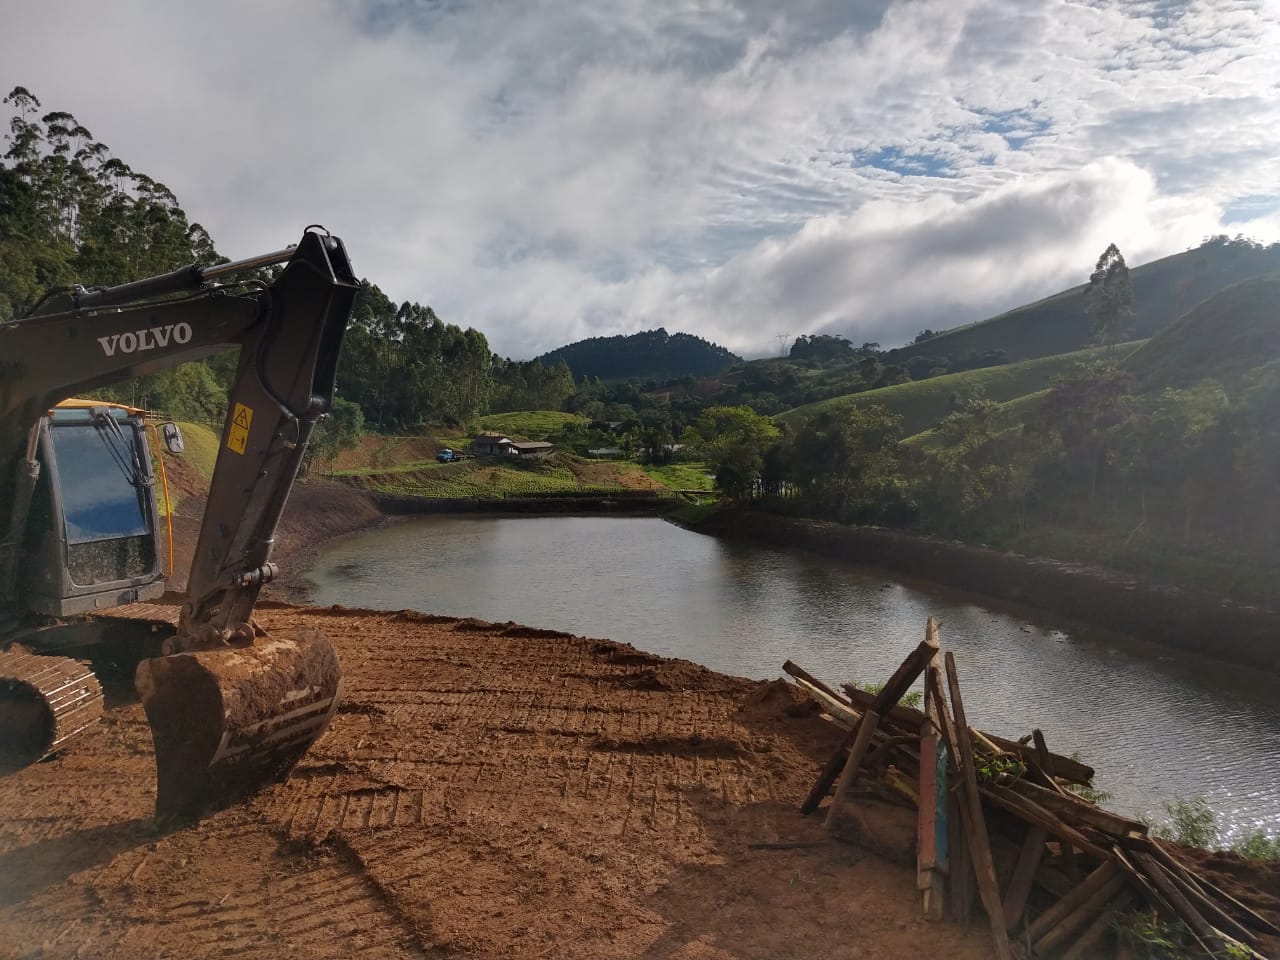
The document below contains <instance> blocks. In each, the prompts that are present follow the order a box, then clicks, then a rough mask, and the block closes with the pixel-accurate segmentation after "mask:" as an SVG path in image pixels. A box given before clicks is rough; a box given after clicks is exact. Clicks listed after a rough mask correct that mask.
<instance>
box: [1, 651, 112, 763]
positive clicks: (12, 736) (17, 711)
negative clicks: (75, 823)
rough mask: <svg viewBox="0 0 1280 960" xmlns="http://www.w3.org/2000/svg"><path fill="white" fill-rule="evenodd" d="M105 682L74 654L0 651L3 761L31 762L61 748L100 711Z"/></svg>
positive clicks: (90, 724)
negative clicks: (73, 658) (103, 683)
mask: <svg viewBox="0 0 1280 960" xmlns="http://www.w3.org/2000/svg"><path fill="white" fill-rule="evenodd" d="M102 709H103V699H102V686H101V685H100V684H99V683H98V680H97V678H96V677H95V676H94V675H93V671H92V670H90V669H89V668H88V667H87V666H85V665H84V664H83V663H81V662H80V661H79V660H72V659H71V658H70V657H51V656H45V655H43V654H37V653H28V652H27V651H25V650H21V649H17V648H14V649H10V650H7V651H5V652H3V653H0V763H4V764H5V765H21V764H27V763H33V762H35V761H36V760H40V759H41V758H43V757H47V756H49V755H50V754H51V753H55V752H57V751H58V750H59V749H60V748H61V747H62V746H63V745H64V744H65V743H66V742H67V741H68V740H70V739H71V738H72V737H74V736H75V735H76V734H78V733H80V732H81V731H83V730H85V729H86V728H88V727H91V726H92V725H93V724H95V723H97V722H98V719H99V718H100V717H101V716H102Z"/></svg>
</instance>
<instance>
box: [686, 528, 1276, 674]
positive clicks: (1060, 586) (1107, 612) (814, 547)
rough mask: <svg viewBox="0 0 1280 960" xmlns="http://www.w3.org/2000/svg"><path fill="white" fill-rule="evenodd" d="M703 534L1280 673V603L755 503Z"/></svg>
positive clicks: (695, 529) (702, 529)
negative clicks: (891, 575) (1230, 597)
mask: <svg viewBox="0 0 1280 960" xmlns="http://www.w3.org/2000/svg"><path fill="white" fill-rule="evenodd" d="M684 526H686V527H687V528H688V529H690V530H693V531H695V532H698V533H703V534H707V535H711V536H716V537H721V538H725V539H736V540H746V541H750V542H753V543H759V544H764V545H767V546H772V547H781V548H785V549H797V550H806V551H809V552H811V553H816V554H819V555H821V556H826V557H831V558H833V559H838V560H843V561H846V562H849V563H856V564H860V565H863V566H869V567H877V568H880V569H883V570H886V571H892V572H895V573H900V574H904V575H907V576H911V577H916V578H919V579H921V580H928V581H930V582H933V583H937V584H940V585H942V586H946V587H951V588H955V589H958V590H963V591H965V592H967V593H972V594H976V595H979V596H986V597H991V598H993V599H995V600H1000V601H1006V602H1011V603H1016V604H1019V605H1023V606H1028V607H1033V608H1036V609H1040V610H1043V611H1045V612H1048V613H1054V614H1057V615H1060V616H1063V617H1068V618H1070V619H1071V620H1074V621H1077V622H1079V623H1084V624H1089V625H1091V626H1095V627H1100V628H1102V629H1105V630H1110V631H1114V632H1117V633H1123V634H1127V635H1129V636H1132V637H1136V638H1138V639H1140V640H1143V641H1146V642H1149V643H1153V644H1155V645H1157V646H1162V647H1167V648H1172V649H1175V650H1179V651H1182V652H1186V653H1191V654H1195V655H1197V656H1202V657H1209V658H1211V659H1215V660H1219V661H1224V662H1227V663H1234V664H1239V665H1242V666H1248V667H1252V668H1256V669H1261V670H1266V671H1268V672H1271V673H1280V642H1278V640H1280V612H1277V611H1275V610H1270V609H1267V608H1265V607H1257V606H1246V605H1243V604H1238V603H1234V602H1231V601H1226V600H1223V599H1221V598H1219V597H1215V596H1212V595H1209V594H1205V593H1199V592H1196V591H1193V590H1187V589H1183V588H1180V587H1175V586H1171V585H1168V584H1156V583H1150V582H1146V581H1143V580H1141V579H1139V578H1136V577H1132V576H1128V575H1125V574H1122V573H1118V572H1115V571H1109V570H1102V569H1099V568H1096V567H1088V566H1084V565H1081V564H1073V563H1066V562H1063V561H1060V560H1051V559H1047V558H1039V557H1027V556H1022V555H1019V554H1015V553H1012V552H1000V551H997V550H992V549H989V548H985V547H976V546H972V545H969V544H964V543H959V542H954V541H945V540H935V539H930V538H927V537H921V536H913V535H907V534H903V533H899V532H896V531H891V530H885V529H880V528H874V527H845V526H840V525H838V524H832V523H824V522H820V521H814V520H796V519H793V518H789V517H780V516H777V515H775V514H768V513H762V512H759V511H752V510H729V511H723V512H720V513H717V514H714V515H713V516H711V517H708V518H707V519H706V520H704V521H702V522H699V523H696V524H684Z"/></svg>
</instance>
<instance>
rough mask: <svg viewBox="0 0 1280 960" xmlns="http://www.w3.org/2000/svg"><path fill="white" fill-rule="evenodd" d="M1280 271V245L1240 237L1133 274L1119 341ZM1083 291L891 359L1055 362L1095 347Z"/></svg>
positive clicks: (929, 340) (1148, 332)
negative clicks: (1128, 317)
mask: <svg viewBox="0 0 1280 960" xmlns="http://www.w3.org/2000/svg"><path fill="white" fill-rule="evenodd" d="M1275 270H1280V244H1274V243H1273V244H1271V245H1270V246H1263V245H1262V244H1259V243H1255V242H1253V241H1250V240H1246V239H1243V238H1236V239H1234V240H1232V239H1230V238H1228V237H1226V236H1217V237H1210V238H1209V239H1207V240H1206V241H1205V242H1204V243H1203V244H1201V245H1200V246H1198V247H1196V248H1194V249H1192V250H1187V251H1185V252H1183V253H1178V254H1174V255H1173V256H1169V257H1164V258H1163V259H1160V260H1155V261H1152V262H1151V263H1145V264H1143V265H1142V266H1140V267H1133V268H1132V269H1131V270H1130V279H1131V281H1132V284H1133V306H1134V317H1133V321H1132V323H1131V324H1130V325H1129V329H1127V330H1122V331H1119V333H1120V335H1121V339H1127V340H1139V339H1146V338H1148V337H1151V336H1154V335H1155V334H1157V333H1159V332H1160V331H1161V330H1163V329H1165V328H1166V327H1168V326H1169V325H1170V324H1172V323H1173V322H1174V321H1175V320H1177V319H1178V318H1179V317H1180V316H1182V315H1183V314H1184V313H1186V312H1187V311H1188V310H1190V309H1191V308H1192V307H1194V306H1195V305H1196V304H1198V303H1200V302H1201V301H1203V300H1206V299H1208V298H1209V297H1211V296H1213V295H1214V294H1216V293H1217V292H1218V291H1219V290H1222V289H1224V288H1226V287H1229V286H1231V285H1232V284H1234V283H1239V282H1240V281H1241V280H1247V279H1249V278H1250V277H1256V276H1259V275H1260V274H1264V273H1269V272H1271V271H1275ZM1085 289H1086V288H1085V286H1083V285H1082V286H1078V287H1072V288H1071V289H1070V290H1064V291H1062V292H1061V293H1057V294H1054V295H1053V296H1051V297H1046V298H1045V299H1043V300H1038V301H1036V302H1035V303H1030V304H1027V305H1026V306H1022V307H1018V308H1016V309H1014V310H1010V311H1008V312H1007V313H1002V314H1000V315H999V316H996V317H991V318H990V319H988V320H982V321H980V322H978V323H971V324H967V325H965V326H961V327H955V328H952V329H949V330H944V331H941V332H939V333H937V334H936V335H934V336H932V337H922V338H920V339H918V340H917V341H916V342H915V343H913V344H911V345H909V346H906V347H901V348H899V349H897V350H890V351H889V352H888V354H887V357H886V359H887V360H888V361H889V362H892V363H899V364H901V363H905V362H906V361H908V360H909V359H911V358H912V357H934V358H937V357H947V356H952V357H959V356H967V355H980V354H983V353H986V352H988V351H1000V352H1002V353H1003V354H1004V355H1005V357H1006V358H1007V359H1008V360H1011V361H1016V360H1029V359H1033V358H1036V357H1050V356H1055V355H1057V354H1060V353H1069V352H1071V351H1073V350H1081V349H1084V348H1085V347H1089V346H1092V345H1093V343H1094V342H1095V338H1094V334H1093V321H1092V319H1091V318H1090V317H1089V316H1088V314H1087V313H1086V311H1085V302H1084V299H1085Z"/></svg>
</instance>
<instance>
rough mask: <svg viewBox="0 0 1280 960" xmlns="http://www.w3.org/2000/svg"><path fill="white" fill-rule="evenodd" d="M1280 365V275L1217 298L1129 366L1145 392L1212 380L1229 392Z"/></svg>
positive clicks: (1235, 287)
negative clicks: (1267, 368)
mask: <svg viewBox="0 0 1280 960" xmlns="http://www.w3.org/2000/svg"><path fill="white" fill-rule="evenodd" d="M1277 360H1280V273H1272V274H1268V275H1266V276H1261V277H1254V278H1253V279H1251V280H1245V281H1242V282H1241V283H1237V284H1234V285H1233V286H1230V287H1227V288H1226V289H1225V290H1221V291H1219V292H1218V293H1216V294H1214V295H1213V296H1212V297H1210V298H1209V299H1208V300H1205V301H1204V302H1203V303H1200V304H1198V305H1197V306H1195V307H1194V308H1192V309H1191V310H1189V311H1188V312H1187V313H1186V314H1185V315H1184V316H1183V317H1182V318H1181V319H1179V320H1178V321H1177V322H1176V323H1174V324H1171V325H1170V326H1169V327H1168V328H1167V329H1166V330H1164V331H1163V332H1162V333H1160V335H1159V336H1156V337H1153V338H1152V339H1150V340H1148V341H1147V343H1146V345H1144V346H1143V347H1142V349H1141V350H1139V351H1138V352H1137V353H1135V354H1134V355H1133V356H1131V357H1130V358H1129V359H1128V360H1127V361H1126V363H1125V368H1126V369H1127V370H1129V371H1130V372H1131V373H1133V374H1134V376H1135V377H1136V378H1137V380H1138V384H1139V386H1140V388H1141V389H1142V390H1143V391H1152V390H1159V389H1162V388H1164V387H1175V388H1185V387H1189V386H1192V385H1193V384H1195V383H1198V382H1199V381H1201V380H1203V379H1205V378H1206V377H1213V378H1214V379H1216V380H1218V381H1220V382H1221V383H1222V384H1223V386H1224V387H1226V388H1227V389H1228V390H1229V391H1230V390H1231V388H1232V387H1234V386H1235V385H1236V384H1237V383H1238V382H1239V381H1240V380H1241V379H1242V377H1243V376H1244V375H1245V374H1247V373H1248V372H1249V371H1251V370H1254V369H1256V368H1257V367H1260V366H1262V365H1264V364H1268V363H1273V362H1275V361H1277Z"/></svg>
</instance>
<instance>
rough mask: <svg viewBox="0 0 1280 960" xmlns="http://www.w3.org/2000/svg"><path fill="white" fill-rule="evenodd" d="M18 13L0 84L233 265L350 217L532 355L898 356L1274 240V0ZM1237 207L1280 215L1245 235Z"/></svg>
mask: <svg viewBox="0 0 1280 960" xmlns="http://www.w3.org/2000/svg"><path fill="white" fill-rule="evenodd" d="M0 16H2V17H3V18H4V22H6V23H7V24H11V25H17V28H16V29H11V30H8V31H6V32H5V34H4V36H3V37H0V63H3V64H4V65H5V70H4V73H5V74H6V77H5V78H0V79H5V80H6V82H7V83H8V86H12V85H14V84H19V83H20V84H23V85H25V86H28V87H29V88H31V89H32V90H33V91H34V92H35V93H36V94H37V95H38V96H40V97H41V98H42V100H43V101H44V103H45V106H46V108H47V109H65V110H69V111H71V112H72V113H74V114H75V115H76V117H77V118H78V119H79V120H80V121H81V122H83V123H84V124H85V125H87V126H88V127H90V129H92V130H93V131H94V133H95V134H96V135H97V136H98V137H99V138H100V139H102V140H103V141H105V142H106V143H108V144H109V145H110V146H111V147H112V148H113V150H114V151H115V153H116V154H117V155H118V156H120V157H122V158H123V159H125V160H126V161H127V162H129V163H131V164H132V165H134V166H136V167H137V168H138V169H141V170H144V171H146V172H148V173H149V174H151V175H153V176H155V177H156V178H157V179H160V180H162V181H164V182H165V183H167V184H168V185H169V186H170V187H171V188H172V189H173V190H174V191H175V192H176V193H177V195H178V196H179V198H180V199H181V201H182V203H183V205H184V207H185V208H186V209H187V211H188V213H189V214H190V215H191V216H192V217H193V218H195V219H197V220H199V221H201V222H202V223H204V224H205V226H207V227H208V228H209V230H210V231H211V232H212V234H213V236H214V237H215V239H216V240H217V242H218V244H219V247H220V249H222V250H223V251H224V252H225V253H227V254H228V255H231V256H242V255H247V254H249V253H252V252H256V251H258V250H267V249H274V248H277V247H278V246H280V245H281V244H282V243H285V242H289V241H291V240H292V239H294V238H295V236H296V235H297V233H298V232H299V231H300V229H301V227H302V226H304V225H305V224H308V223H312V222H317V221H318V222H322V223H325V224H326V225H328V226H330V227H331V228H332V229H334V230H335V232H338V233H340V234H341V235H342V236H343V237H344V239H345V240H346V241H347V244H348V248H349V249H350V250H351V252H352V256H353V258H354V259H355V261H356V266H357V268H358V269H359V270H361V272H363V273H365V274H367V275H368V276H369V277H370V278H371V279H373V280H374V281H375V282H377V283H378V284H379V285H380V286H382V287H383V289H384V290H385V291H386V292H387V293H388V294H389V295H390V296H392V297H393V298H394V299H397V300H399V299H414V300H418V301H421V302H424V303H431V304H432V305H433V306H434V307H435V308H436V310H437V311H438V312H439V313H440V314H441V315H442V316H444V317H446V318H447V319H449V320H450V321H453V322H458V323H463V324H469V325H474V326H476V327H477V328H479V329H481V330H483V331H484V332H485V333H486V335H487V336H488V337H489V339H490V343H491V345H492V346H493V347H494V348H495V349H497V350H499V351H500V352H503V353H506V354H508V355H513V356H530V355H532V354H534V353H537V352H539V351H542V350H545V349H549V348H551V347H554V346H557V345H559V344H561V343H564V342H568V341H569V340H572V339H577V338H579V337H583V336H592V335H603V334H609V333H615V332H630V331H634V330H638V329H644V328H646V327H649V326H654V325H657V324H663V325H665V326H667V328H668V329H672V330H674V329H682V330H688V331H690V332H694V333H698V334H700V335H702V336H705V337H708V338H711V339H716V340H719V341H720V342H723V343H725V345H727V346H731V347H733V348H734V349H737V350H739V351H745V352H747V353H764V352H772V351H773V350H774V349H775V345H776V341H775V335H776V334H777V333H779V332H782V331H783V330H784V329H785V330H790V331H791V332H792V333H793V334H795V333H799V332H812V331H815V330H820V329H822V330H831V331H835V332H840V333H844V334H846V335H849V336H851V337H854V338H855V339H859V338H863V337H865V338H866V339H876V340H880V341H881V342H884V343H886V345H888V344H893V343H896V342H901V341H902V340H904V339H909V338H910V337H911V336H912V335H914V333H915V332H916V330H918V329H919V328H920V327H922V326H931V327H935V328H937V327H939V326H947V325H951V323H954V322H962V321H964V320H970V319H976V318H979V317H981V316H982V315H984V312H989V311H992V310H995V309H999V308H1003V307H1008V306H1013V305H1016V304H1017V303H1018V302H1021V299H1022V298H1030V297H1038V296H1043V295H1046V294H1048V293H1052V292H1053V291H1054V290H1055V289H1058V288H1059V287H1060V286H1062V285H1066V284H1069V283H1074V282H1077V281H1078V280H1079V279H1080V271H1081V270H1084V269H1086V268H1087V267H1088V265H1089V264H1090V263H1091V262H1092V260H1093V259H1096V256H1097V252H1098V250H1100V249H1101V247H1102V246H1105V245H1106V243H1107V242H1110V241H1111V240H1115V241H1116V242H1117V243H1119V244H1120V245H1121V248H1122V250H1124V252H1125V255H1126V257H1127V258H1128V259H1129V260H1130V262H1132V263H1138V262H1142V259H1143V258H1148V257H1154V256H1159V255H1162V254H1166V253H1169V252H1173V251H1175V250H1179V249H1182V248H1183V247H1185V246H1186V245H1187V244H1188V243H1194V242H1197V241H1198V240H1199V239H1200V237H1201V236H1203V235H1204V234H1206V233H1214V232H1219V231H1222V232H1228V233H1232V234H1234V233H1236V232H1239V231H1244V232H1246V233H1247V232H1249V231H1250V230H1253V229H1257V230H1258V231H1260V233H1259V234H1258V235H1259V236H1260V238H1262V239H1270V238H1271V237H1273V236H1274V235H1275V214H1274V207H1273V206H1269V204H1270V202H1271V200H1272V199H1273V198H1274V197H1275V195H1276V192H1277V191H1276V187H1275V184H1276V183H1277V182H1280V97H1277V96H1276V93H1277V91H1276V84H1277V79H1278V78H1280V18H1278V17H1277V14H1276V11H1275V10H1274V8H1271V7H1268V6H1266V5H1264V4H1261V3H1259V4H1252V3H1236V4H1231V5H1227V4H1218V3H1213V4H1210V3H1195V2H1188V3H1149V4H1138V3H1127V2H1120V0H1115V2H1104V0H1099V2H1094V3H1090V4H1080V3H1068V2H1065V0H1063V2H1052V3H1049V2H1047V3H1043V4H1035V5H1016V4H1015V5H1010V4H1007V3H1003V4H998V3H994V2H987V0H896V2H888V0H884V2H876V3H855V4H848V3H847V2H838V0H804V2H797V3H795V4H788V5H784V6H782V7H779V6H777V5H776V4H766V3H764V2H763V0H647V2H645V3H627V2H623V0H616V2H609V3H604V4H579V3H571V2H569V0H529V2H527V3H521V4H460V3H453V2H444V0H413V2H411V0H380V2H373V0H367V2H364V3H359V4H340V3H338V2H336V0H332V2H319V0H277V2H273V3H271V4H266V5H260V4H252V3H249V2H248V0H226V2H224V3H223V4H220V5H218V6H217V7H203V8H201V7H195V6H191V5H188V4H183V3H168V4H166V3H160V2H158V0H117V2H115V3H113V4H110V5H102V4H83V3H78V2H72V0H46V2H45V3H42V4H40V5H26V4H20V3H19V2H18V0H0ZM69 24H71V25H74V28H73V29H69V28H68V25H69ZM1245 200H1247V201H1248V207H1247V209H1248V210H1250V211H1255V210H1261V211H1268V210H1270V211H1272V212H1270V213H1263V214H1261V215H1259V216H1257V217H1252V216H1251V217H1250V219H1247V220H1243V221H1242V220H1241V219H1240V215H1239V214H1238V212H1237V213H1232V214H1231V216H1232V218H1233V220H1234V221H1235V222H1233V223H1231V225H1230V226H1229V227H1223V226H1222V223H1223V221H1224V219H1225V217H1226V214H1224V212H1223V211H1224V210H1231V211H1238V210H1241V209H1246V207H1244V206H1242V205H1241V204H1242V203H1244V201H1245ZM1095 247H1096V248H1097V249H1094V248H1095Z"/></svg>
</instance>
